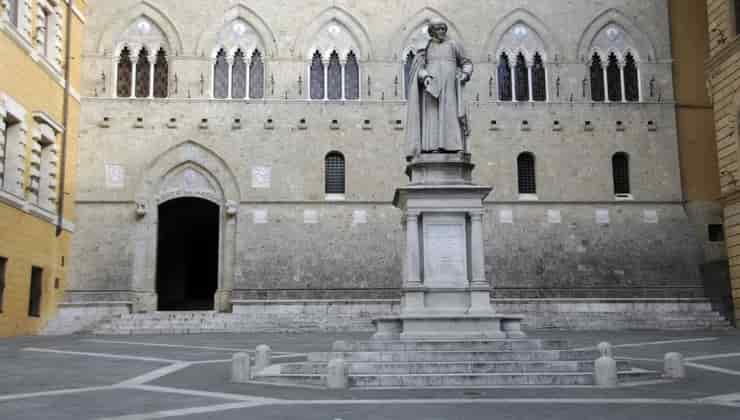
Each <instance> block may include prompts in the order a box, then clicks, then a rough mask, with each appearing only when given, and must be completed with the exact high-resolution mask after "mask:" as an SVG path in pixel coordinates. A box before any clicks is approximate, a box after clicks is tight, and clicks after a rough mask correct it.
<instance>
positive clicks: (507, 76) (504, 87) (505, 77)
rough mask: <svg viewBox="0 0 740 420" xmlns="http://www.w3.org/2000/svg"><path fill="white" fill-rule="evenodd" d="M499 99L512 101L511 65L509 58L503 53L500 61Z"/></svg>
mask: <svg viewBox="0 0 740 420" xmlns="http://www.w3.org/2000/svg"><path fill="white" fill-rule="evenodd" d="M498 99H499V100H500V101H511V100H512V99H513V98H512V95H511V64H510V63H509V56H508V55H506V53H502V54H501V57H500V58H499V61H498Z"/></svg>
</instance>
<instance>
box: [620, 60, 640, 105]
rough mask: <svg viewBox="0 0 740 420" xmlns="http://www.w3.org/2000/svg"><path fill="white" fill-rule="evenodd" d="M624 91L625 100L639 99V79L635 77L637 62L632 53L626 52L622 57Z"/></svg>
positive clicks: (634, 100) (633, 100)
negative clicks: (623, 57)
mask: <svg viewBox="0 0 740 420" xmlns="http://www.w3.org/2000/svg"><path fill="white" fill-rule="evenodd" d="M624 91H625V95H626V98H625V99H626V100H627V101H629V102H637V101H639V100H640V81H639V78H638V77H637V64H635V58H634V57H633V56H632V54H629V53H627V56H626V57H625V59H624Z"/></svg>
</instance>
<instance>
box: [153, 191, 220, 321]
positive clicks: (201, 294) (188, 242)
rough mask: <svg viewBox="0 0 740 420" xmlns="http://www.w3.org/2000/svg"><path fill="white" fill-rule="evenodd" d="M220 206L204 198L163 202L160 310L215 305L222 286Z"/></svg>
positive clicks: (161, 212) (160, 214)
mask: <svg viewBox="0 0 740 420" xmlns="http://www.w3.org/2000/svg"><path fill="white" fill-rule="evenodd" d="M219 210H220V209H219V206H218V205H216V204H214V203H211V202H210V201H207V200H203V199H200V198H179V199H175V200H171V201H168V202H166V203H163V204H161V205H160V206H159V232H158V239H157V295H158V301H159V305H158V306H159V307H158V309H159V310H161V311H194V310H213V309H214V307H213V305H214V300H213V299H214V294H215V293H216V290H217V288H218V255H219V213H220V211H219Z"/></svg>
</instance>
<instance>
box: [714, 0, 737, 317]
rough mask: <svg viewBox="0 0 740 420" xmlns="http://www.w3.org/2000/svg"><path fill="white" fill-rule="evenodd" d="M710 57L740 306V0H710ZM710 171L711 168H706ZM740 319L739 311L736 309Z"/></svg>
mask: <svg viewBox="0 0 740 420" xmlns="http://www.w3.org/2000/svg"><path fill="white" fill-rule="evenodd" d="M707 15H708V16H709V46H710V48H709V58H708V59H707V62H706V71H707V74H708V80H709V88H710V90H711V94H712V100H713V104H714V125H715V131H716V138H717V156H718V158H719V173H720V182H721V188H722V199H721V201H722V204H723V206H724V216H725V232H726V237H727V253H728V255H729V264H730V278H731V282H732V289H733V296H734V302H735V308H740V158H739V157H738V153H740V147H739V146H738V144H739V143H738V142H740V136H739V135H738V134H739V133H738V127H740V119H739V117H740V92H739V90H738V89H739V88H740V36H738V35H740V0H707ZM706 170H707V171H709V170H710V168H706ZM735 319H736V320H737V321H740V311H738V310H736V311H735Z"/></svg>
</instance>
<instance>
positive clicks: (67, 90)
mask: <svg viewBox="0 0 740 420" xmlns="http://www.w3.org/2000/svg"><path fill="white" fill-rule="evenodd" d="M73 2H74V0H68V1H67V2H66V3H67V19H66V20H67V23H66V25H65V27H66V29H65V36H64V39H65V40H64V102H63V105H62V124H64V131H63V132H62V157H61V164H60V169H59V172H60V174H59V199H58V200H57V215H58V218H57V231H56V236H57V237H59V236H61V235H62V231H63V229H62V228H63V224H64V196H65V194H66V192H65V190H64V184H65V182H66V175H67V140H68V138H69V96H70V94H71V89H72V87H71V86H70V82H69V79H70V69H69V68H70V62H71V61H72V51H70V50H71V48H70V47H71V45H72V39H71V38H72V3H73Z"/></svg>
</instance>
